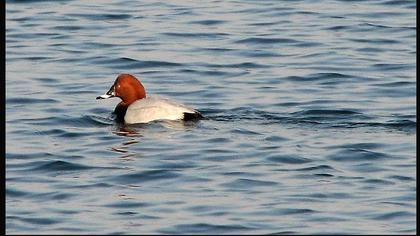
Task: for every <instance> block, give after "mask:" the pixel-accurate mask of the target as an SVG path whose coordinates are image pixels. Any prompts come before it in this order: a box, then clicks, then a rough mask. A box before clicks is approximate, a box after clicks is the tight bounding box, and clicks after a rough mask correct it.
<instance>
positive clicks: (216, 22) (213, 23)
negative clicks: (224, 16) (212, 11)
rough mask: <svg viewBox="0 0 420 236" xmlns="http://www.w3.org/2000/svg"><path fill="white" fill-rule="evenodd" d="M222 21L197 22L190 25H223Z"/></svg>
mask: <svg viewBox="0 0 420 236" xmlns="http://www.w3.org/2000/svg"><path fill="white" fill-rule="evenodd" d="M225 22H226V21H224V20H198V21H190V22H189V23H190V24H199V25H220V24H223V23H225Z"/></svg>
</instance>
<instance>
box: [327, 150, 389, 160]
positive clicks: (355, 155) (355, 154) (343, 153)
mask: <svg viewBox="0 0 420 236" xmlns="http://www.w3.org/2000/svg"><path fill="white" fill-rule="evenodd" d="M327 158H328V159H330V160H333V161H344V162H360V161H377V160H383V159H388V158H389V156H388V155H387V154H384V153H380V152H373V151H368V150H364V149H359V148H348V149H344V150H340V151H338V152H336V153H334V154H330V155H328V156H327Z"/></svg>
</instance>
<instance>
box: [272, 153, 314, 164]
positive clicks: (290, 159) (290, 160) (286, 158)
mask: <svg viewBox="0 0 420 236" xmlns="http://www.w3.org/2000/svg"><path fill="white" fill-rule="evenodd" d="M267 160H268V161H270V162H275V163H284V164H303V163H308V162H311V161H312V160H311V159H309V158H305V157H301V156H298V155H274V156H269V157H267Z"/></svg>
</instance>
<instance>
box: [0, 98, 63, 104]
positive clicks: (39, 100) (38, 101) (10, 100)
mask: <svg viewBox="0 0 420 236" xmlns="http://www.w3.org/2000/svg"><path fill="white" fill-rule="evenodd" d="M43 103H47V104H49V103H59V101H58V100H56V99H52V98H45V99H42V98H8V99H6V104H19V105H20V104H43Z"/></svg>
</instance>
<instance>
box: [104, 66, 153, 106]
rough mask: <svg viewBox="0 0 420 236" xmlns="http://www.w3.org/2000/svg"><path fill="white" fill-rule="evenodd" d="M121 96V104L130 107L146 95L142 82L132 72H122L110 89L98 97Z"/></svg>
mask: <svg viewBox="0 0 420 236" xmlns="http://www.w3.org/2000/svg"><path fill="white" fill-rule="evenodd" d="M112 97H119V98H121V100H122V101H121V104H120V105H123V106H126V107H128V106H129V105H130V104H131V103H133V102H135V101H137V100H139V99H143V98H145V97H146V90H145V89H144V87H143V85H142V84H141V82H140V81H139V80H138V79H137V78H136V77H134V76H133V75H130V74H120V75H119V76H118V77H117V79H116V80H115V82H114V84H113V85H112V87H111V88H110V89H109V91H108V92H107V93H106V94H104V95H101V96H99V97H97V98H96V99H106V98H112Z"/></svg>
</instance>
